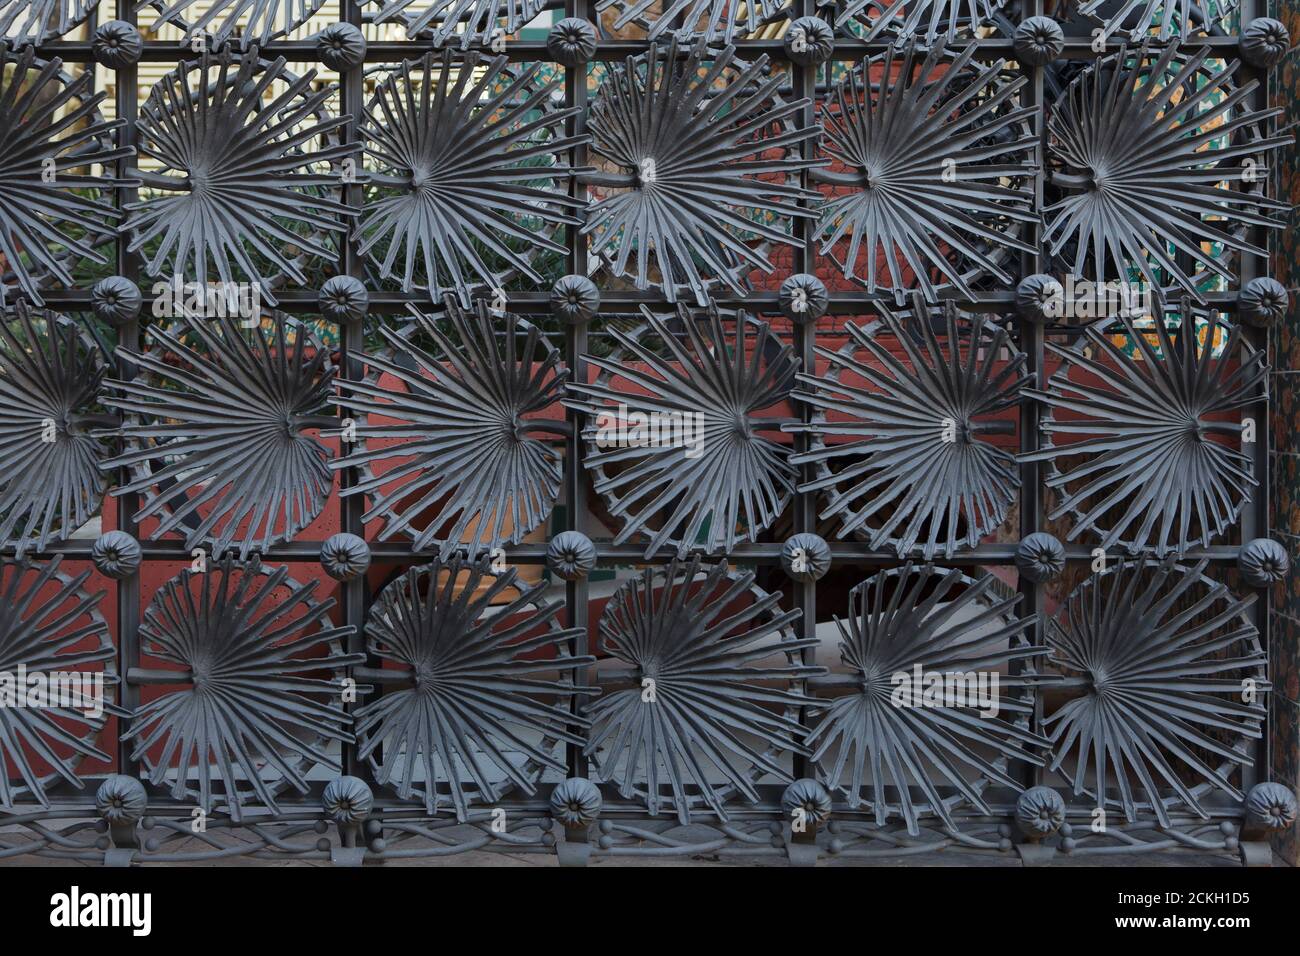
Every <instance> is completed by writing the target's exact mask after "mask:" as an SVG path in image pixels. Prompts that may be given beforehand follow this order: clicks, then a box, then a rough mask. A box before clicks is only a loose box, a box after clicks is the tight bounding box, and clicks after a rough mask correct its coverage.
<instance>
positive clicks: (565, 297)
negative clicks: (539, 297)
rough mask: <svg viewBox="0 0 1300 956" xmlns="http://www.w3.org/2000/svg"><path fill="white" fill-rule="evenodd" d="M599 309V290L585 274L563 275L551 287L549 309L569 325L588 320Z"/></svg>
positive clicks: (594, 315) (592, 317) (593, 316)
mask: <svg viewBox="0 0 1300 956" xmlns="http://www.w3.org/2000/svg"><path fill="white" fill-rule="evenodd" d="M599 309H600V290H599V289H597V288H596V283H594V282H592V281H591V280H590V279H588V278H587V277H586V276H578V275H568V276H564V277H563V278H561V279H560V280H559V281H558V282H556V283H555V285H554V287H552V289H551V311H552V312H553V313H555V315H556V316H558V317H559V318H560V319H561V320H563V321H565V322H567V323H569V324H570V325H581V324H583V323H585V322H590V321H591V320H592V319H594V318H595V317H596V312H597V311H598V310H599Z"/></svg>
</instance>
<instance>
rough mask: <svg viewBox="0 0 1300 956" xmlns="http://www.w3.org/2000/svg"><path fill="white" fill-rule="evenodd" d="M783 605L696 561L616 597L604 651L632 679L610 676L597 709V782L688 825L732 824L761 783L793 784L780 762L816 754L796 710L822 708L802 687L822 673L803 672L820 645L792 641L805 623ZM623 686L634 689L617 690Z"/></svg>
mask: <svg viewBox="0 0 1300 956" xmlns="http://www.w3.org/2000/svg"><path fill="white" fill-rule="evenodd" d="M779 600H780V595H776V594H768V593H766V592H765V591H763V590H762V589H760V588H758V587H756V586H755V585H754V573H753V572H752V571H745V572H729V571H728V570H727V568H726V566H725V565H701V564H700V559H699V558H698V557H697V558H693V559H692V560H690V561H689V562H686V563H682V562H679V561H677V560H673V561H672V563H671V564H669V565H668V566H667V567H660V568H658V569H651V568H646V569H644V570H643V571H642V572H641V575H640V576H639V577H636V578H633V579H632V580H630V581H628V582H627V583H626V584H624V585H623V586H622V587H621V588H619V590H618V591H617V592H615V594H614V596H613V597H612V598H611V599H610V601H609V603H608V604H607V605H606V606H605V611H604V613H603V614H602V615H601V618H600V641H601V651H602V652H603V653H605V654H608V655H610V656H612V657H614V658H616V659H617V660H619V661H622V662H623V663H625V664H627V665H629V667H630V671H628V672H625V673H619V674H617V675H615V674H605V675H604V679H603V680H602V687H604V689H605V692H604V693H603V694H602V696H601V697H600V699H599V700H597V701H596V702H595V703H594V704H592V706H591V709H590V712H589V716H590V717H591V722H592V729H591V733H590V740H589V742H588V744H587V748H586V754H587V756H588V757H590V758H591V760H592V766H593V770H592V773H593V778H594V779H598V780H602V781H608V782H611V783H614V784H616V785H617V787H618V792H619V793H620V794H621V795H622V796H624V797H630V798H639V799H642V800H644V801H645V802H646V804H647V806H648V808H649V811H650V813H651V814H654V815H658V814H659V813H661V812H662V811H663V810H665V809H669V810H675V811H676V814H677V817H678V819H679V820H680V821H681V822H682V823H683V824H686V823H689V822H690V821H691V818H692V814H693V813H696V812H699V811H703V812H705V813H706V814H716V815H717V816H718V817H719V818H721V819H723V820H726V819H727V811H726V807H725V804H726V803H727V802H728V801H729V800H731V799H733V798H735V797H739V798H741V799H743V800H745V801H747V802H749V803H754V802H756V801H757V800H758V792H757V790H756V788H755V783H756V782H757V781H758V780H759V779H761V778H762V777H765V776H771V777H775V778H777V779H779V780H782V781H786V782H789V781H790V780H792V779H793V777H792V775H791V772H790V768H789V767H788V766H787V765H786V763H784V762H783V759H782V758H783V755H785V754H789V753H801V754H802V753H807V751H806V749H805V748H804V747H803V745H801V744H800V743H799V740H800V739H801V738H802V737H803V736H804V734H806V733H807V731H806V729H805V728H804V727H802V726H801V725H800V723H799V709H800V708H801V707H804V706H806V705H810V704H812V703H813V700H812V699H811V698H809V697H806V696H805V695H804V693H803V683H804V680H805V679H806V678H807V677H808V676H810V675H812V674H817V673H822V672H824V668H819V667H810V666H805V665H803V664H802V663H801V657H800V652H801V651H802V650H803V649H804V648H806V647H811V646H813V645H815V644H816V643H817V642H816V640H797V639H796V638H795V637H794V634H793V632H792V631H791V630H790V627H789V625H790V624H791V623H793V622H794V621H796V620H798V619H799V614H800V612H799V611H797V610H796V611H781V610H780V608H779V607H778V602H779ZM781 656H784V658H785V660H784V662H783V663H772V662H771V660H770V659H771V658H773V657H778V658H779V657H781ZM615 679H619V680H621V682H622V683H623V684H624V685H625V686H623V687H621V688H618V689H613V690H611V689H610V684H611V683H612V682H614V680H615ZM647 681H648V682H649V683H647ZM665 791H666V792H665Z"/></svg>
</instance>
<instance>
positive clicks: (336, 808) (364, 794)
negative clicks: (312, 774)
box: [320, 776, 375, 825]
mask: <svg viewBox="0 0 1300 956" xmlns="http://www.w3.org/2000/svg"><path fill="white" fill-rule="evenodd" d="M320 802H321V809H322V810H324V811H325V815H326V816H328V817H329V818H330V819H331V820H333V821H334V822H335V823H337V824H340V825H346V824H355V823H362V822H364V821H365V819H366V818H367V817H369V816H370V810H371V808H372V807H373V806H374V802H375V797H374V794H373V793H371V792H370V787H369V786H368V785H367V784H366V782H365V781H364V780H361V779H360V778H358V777H349V776H342V777H335V778H334V779H333V780H331V781H330V782H329V783H327V784H325V791H324V792H323V793H322V794H321V800H320Z"/></svg>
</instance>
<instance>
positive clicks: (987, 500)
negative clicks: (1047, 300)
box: [783, 297, 1028, 560]
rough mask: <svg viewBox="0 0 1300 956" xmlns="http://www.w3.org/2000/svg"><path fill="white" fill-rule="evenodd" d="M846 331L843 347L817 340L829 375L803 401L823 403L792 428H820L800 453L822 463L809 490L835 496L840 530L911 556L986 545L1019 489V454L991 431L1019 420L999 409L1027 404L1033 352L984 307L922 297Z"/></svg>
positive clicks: (805, 379) (803, 378)
mask: <svg viewBox="0 0 1300 956" xmlns="http://www.w3.org/2000/svg"><path fill="white" fill-rule="evenodd" d="M936 326H938V328H939V329H940V330H941V334H936V330H935V327H936ZM845 331H846V332H847V333H848V335H849V340H850V341H849V342H848V343H847V344H846V345H845V346H844V347H843V348H841V349H840V350H839V351H838V352H833V351H831V350H829V349H826V348H823V347H821V346H818V347H817V348H816V352H817V354H818V355H819V356H821V357H822V358H824V359H826V361H827V362H828V363H829V370H828V372H827V374H826V375H824V376H816V375H807V374H800V375H799V376H798V379H799V383H800V384H801V385H802V386H803V388H802V389H801V390H798V391H796V392H794V398H796V399H797V400H799V401H802V402H805V403H807V404H808V405H811V406H812V407H813V408H814V409H816V412H815V414H814V418H813V420H812V422H811V423H810V424H806V425H805V424H790V425H785V426H783V428H784V430H785V431H788V432H796V433H806V434H810V435H812V436H813V443H812V445H811V447H810V448H809V450H808V451H807V452H803V453H801V454H796V455H793V456H791V458H790V464H791V465H796V466H797V465H801V464H805V463H811V464H813V465H815V466H816V469H817V470H816V476H815V477H814V478H813V480H812V481H809V482H808V483H806V484H805V485H802V486H800V491H804V492H808V491H820V492H823V493H824V495H825V503H824V505H823V507H822V511H821V518H823V519H828V518H838V519H839V521H840V527H839V532H838V534H839V537H841V538H845V537H848V536H849V535H858V536H860V537H862V538H865V539H866V540H867V541H868V542H869V543H870V546H871V547H872V548H880V547H882V546H884V545H886V544H890V545H892V546H893V547H894V548H895V549H896V551H897V552H898V554H899V556H900V557H901V556H903V555H906V554H908V553H910V552H911V551H912V550H913V549H915V548H917V547H920V548H921V551H922V554H923V555H924V556H925V558H926V560H929V559H930V558H932V557H933V556H934V555H935V553H936V552H938V551H940V550H942V551H943V553H944V554H945V555H948V556H951V555H952V554H953V553H954V552H955V551H956V550H957V549H958V548H962V547H968V546H974V545H976V544H978V543H979V541H980V539H981V538H982V537H984V536H985V535H987V534H989V533H990V532H992V531H994V530H995V529H996V528H998V527H999V526H1000V525H1001V524H1002V522H1003V521H1004V520H1005V518H1006V516H1007V509H1008V508H1009V507H1010V505H1011V504H1012V503H1013V502H1014V501H1015V497H1016V489H1017V488H1019V486H1020V477H1019V474H1018V471H1017V469H1016V459H1015V456H1014V455H1013V454H1012V453H1010V452H1008V451H1005V450H1003V449H1001V448H999V447H998V446H996V445H994V444H993V443H991V442H990V441H988V440H987V439H985V438H982V437H981V435H983V434H986V433H989V432H995V431H1000V430H1002V429H1003V426H1005V425H1007V424H1009V423H1008V422H1006V421H1005V420H1002V421H995V420H992V418H991V416H994V415H996V414H997V413H999V412H1002V411H1004V410H1006V409H1009V408H1013V407H1015V406H1016V404H1017V403H1018V401H1019V395H1020V389H1021V387H1022V386H1023V385H1025V384H1026V383H1027V382H1028V379H1027V377H1026V376H1025V374H1024V368H1025V356H1024V355H1023V354H1022V353H1020V352H1019V351H1017V350H1016V349H1015V347H1014V346H1013V345H1012V342H1011V338H1010V335H1009V334H1008V332H1007V330H1006V329H1003V328H1001V327H1000V326H998V325H997V324H995V323H994V322H992V321H990V320H988V319H987V318H986V317H985V316H984V315H982V314H976V315H966V314H964V313H958V311H957V309H956V308H955V307H954V306H952V305H951V304H949V305H946V306H944V307H943V308H942V310H940V309H935V308H931V307H928V306H926V305H924V304H923V303H922V302H921V300H920V298H919V297H917V298H916V299H915V300H914V306H913V309H912V310H911V311H910V313H904V314H903V315H901V316H898V315H894V314H893V313H892V312H890V311H889V310H888V309H882V310H881V318H880V320H879V321H878V322H874V323H872V324H871V325H868V326H865V327H863V326H858V325H854V324H852V323H847V324H846V325H845ZM899 350H901V354H897V352H898V351H899ZM838 436H843V440H836V439H837V438H838ZM828 439H829V440H828Z"/></svg>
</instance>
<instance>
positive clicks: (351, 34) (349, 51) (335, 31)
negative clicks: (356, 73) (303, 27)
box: [316, 23, 366, 73]
mask: <svg viewBox="0 0 1300 956" xmlns="http://www.w3.org/2000/svg"><path fill="white" fill-rule="evenodd" d="M316 56H317V58H319V59H320V61H321V62H322V63H324V64H325V65H326V66H328V67H329V68H330V69H331V70H335V71H337V72H339V73H343V72H345V71H347V70H350V69H352V68H353V67H356V66H360V65H361V64H362V63H364V62H365V61H366V37H365V34H363V33H362V32H361V31H360V30H359V29H358V28H357V27H355V26H353V25H352V24H351V23H331V24H330V25H329V26H327V27H326V28H325V29H324V30H322V31H321V32H320V33H318V34H317V35H316Z"/></svg>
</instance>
